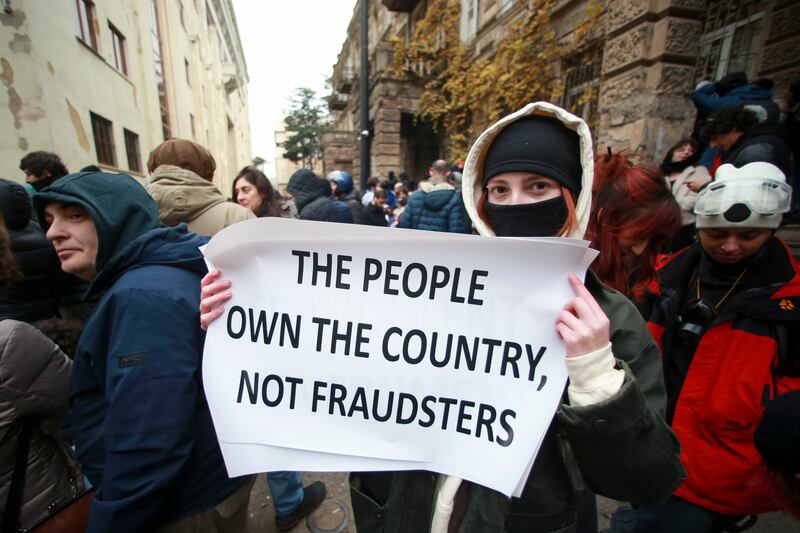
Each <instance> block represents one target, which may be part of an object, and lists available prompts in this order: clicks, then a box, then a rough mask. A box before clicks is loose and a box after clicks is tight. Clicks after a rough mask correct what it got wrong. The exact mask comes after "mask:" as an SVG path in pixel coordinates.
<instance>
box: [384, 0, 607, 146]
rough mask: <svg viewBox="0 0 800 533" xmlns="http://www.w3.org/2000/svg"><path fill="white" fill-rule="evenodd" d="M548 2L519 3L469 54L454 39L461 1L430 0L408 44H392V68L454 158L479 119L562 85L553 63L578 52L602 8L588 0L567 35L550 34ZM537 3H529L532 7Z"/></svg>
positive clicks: (555, 95)
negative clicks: (491, 37)
mask: <svg viewBox="0 0 800 533" xmlns="http://www.w3.org/2000/svg"><path fill="white" fill-rule="evenodd" d="M555 3H556V2H555V0H543V1H541V2H524V3H523V4H522V5H520V6H519V9H520V13H519V14H518V15H517V16H516V18H515V19H514V21H513V22H512V23H511V24H510V25H509V27H508V34H507V35H506V36H505V37H504V38H503V39H502V40H500V41H499V42H498V43H497V46H496V48H495V51H494V54H493V55H491V56H490V57H488V58H475V57H473V55H474V54H473V51H472V50H471V49H469V48H468V47H466V46H464V45H463V44H462V43H461V41H460V37H459V20H460V13H461V2H460V0H430V1H429V2H428V5H427V9H426V11H425V14H424V15H423V16H422V18H421V19H420V20H419V21H418V22H417V24H416V26H415V27H414V32H413V34H412V35H411V36H410V38H409V40H408V42H407V43H406V42H403V41H402V40H401V39H396V40H395V42H394V65H395V74H396V75H398V76H401V77H408V78H418V79H419V80H420V81H421V82H422V83H423V87H424V91H423V93H422V97H421V99H420V103H419V113H418V116H419V117H420V118H422V119H424V120H427V121H430V122H432V123H433V125H434V127H435V128H437V129H439V130H443V131H444V133H445V137H446V139H447V142H448V148H449V151H450V154H451V157H452V158H453V159H460V158H463V157H464V156H465V155H466V152H467V150H468V148H469V145H470V143H471V142H472V141H473V140H474V139H475V138H476V137H477V135H478V134H479V133H480V131H481V130H483V129H484V128H485V127H486V125H488V124H489V123H491V122H493V121H495V120H497V119H498V118H500V117H502V116H503V115H505V114H508V113H509V112H511V111H513V110H515V109H518V108H520V107H522V106H523V105H525V104H526V103H528V102H532V101H535V100H548V99H549V100H558V99H560V97H561V93H562V92H563V84H562V82H561V79H560V78H559V77H558V76H557V71H556V70H555V65H557V64H558V62H559V61H560V60H561V58H564V57H567V56H572V57H575V56H576V55H579V54H582V55H584V56H586V57H585V58H584V60H590V59H591V57H590V56H591V54H592V53H598V52H595V51H593V50H592V47H591V46H590V44H589V43H590V42H591V41H589V40H588V39H586V36H587V35H588V34H589V33H590V31H591V30H592V29H593V28H594V27H595V26H596V24H597V21H598V19H599V17H600V15H601V14H602V11H603V8H602V5H600V4H599V3H598V2H597V0H592V1H591V3H590V4H589V8H588V9H586V10H585V16H584V18H583V21H582V22H581V23H580V24H579V25H578V26H577V27H576V28H575V29H574V30H573V31H572V33H571V37H572V38H571V39H568V40H567V39H562V38H559V36H558V35H557V33H556V31H555V28H554V27H553V25H552V23H551V19H550V13H551V12H552V10H553V7H554V5H555ZM534 4H536V5H534Z"/></svg>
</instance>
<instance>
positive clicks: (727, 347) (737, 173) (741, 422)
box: [612, 162, 800, 533]
mask: <svg viewBox="0 0 800 533" xmlns="http://www.w3.org/2000/svg"><path fill="white" fill-rule="evenodd" d="M791 192H792V189H791V187H789V186H788V185H787V184H786V178H785V177H784V175H783V173H782V172H781V171H780V170H779V169H778V168H777V167H776V166H774V165H772V164H769V163H762V162H757V163H750V164H748V165H745V166H743V167H741V168H736V167H734V166H733V165H722V166H720V167H719V170H718V171H717V177H716V181H715V182H713V183H711V184H710V185H709V186H707V187H706V188H705V189H703V191H701V193H700V195H699V196H698V198H697V203H696V205H695V210H694V212H695V214H696V215H697V228H698V236H699V239H700V242H699V244H695V245H693V246H690V247H689V248H686V249H684V250H683V251H681V252H679V253H676V254H674V255H672V256H669V257H668V258H667V259H666V260H664V261H662V263H661V264H660V265H659V269H658V275H659V281H658V282H657V283H655V284H653V285H652V286H651V287H650V296H651V297H652V298H653V300H654V305H653V307H652V312H651V314H650V320H649V322H648V327H649V328H650V332H651V333H652V335H653V337H654V338H655V339H656V342H657V343H658V345H659V347H660V349H661V353H662V356H663V368H664V379H665V384H666V387H667V421H668V422H669V423H670V424H671V426H672V429H673V431H674V432H675V434H676V435H677V436H678V439H679V440H680V442H681V448H682V450H681V461H682V462H683V464H684V466H685V467H686V472H687V478H686V480H685V481H684V482H683V483H682V484H681V486H680V487H678V489H677V490H676V491H675V494H674V495H673V496H672V498H671V499H670V500H668V501H667V503H665V504H664V505H662V506H660V507H654V506H650V507H648V506H640V507H639V508H638V509H637V510H636V511H634V512H628V513H618V514H617V515H616V516H615V517H614V521H613V526H614V527H612V531H617V532H619V531H637V532H638V531H647V532H680V533H695V532H696V533H701V532H702V533H705V532H717V531H729V530H730V531H733V529H726V528H729V527H731V526H734V525H735V524H736V523H738V522H739V521H741V520H742V519H743V518H744V517H745V516H746V515H758V514H760V513H766V512H769V511H774V510H778V509H780V508H781V506H782V505H781V501H780V499H779V498H776V497H775V496H774V494H775V492H774V491H768V490H762V489H759V487H762V488H763V487H764V483H769V482H770V481H769V480H768V479H760V478H762V477H763V476H764V475H765V474H764V469H763V468H762V467H761V456H760V454H759V453H758V451H757V450H756V447H755V444H754V441H753V435H754V432H755V429H756V427H757V426H758V424H759V421H760V420H761V417H762V414H763V413H764V405H765V404H766V403H767V402H768V401H769V400H770V399H772V398H775V397H776V396H779V395H781V394H785V393H787V392H789V391H792V390H800V352H798V348H800V343H798V340H800V265H799V264H798V263H797V262H796V261H795V260H794V259H793V258H792V256H791V255H790V254H789V251H788V249H787V248H786V246H785V245H784V244H783V242H782V241H781V240H780V239H778V238H777V237H775V230H776V229H777V228H778V226H779V225H780V223H781V219H782V213H785V212H787V211H788V210H789V200H790V198H791Z"/></svg>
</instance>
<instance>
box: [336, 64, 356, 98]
mask: <svg viewBox="0 0 800 533" xmlns="http://www.w3.org/2000/svg"><path fill="white" fill-rule="evenodd" d="M355 79H356V72H355V70H354V69H353V68H352V67H347V68H345V69H343V70H342V74H341V75H340V76H339V78H338V79H337V80H336V90H337V91H338V92H340V93H342V94H348V93H349V92H350V90H351V89H352V88H353V83H354V82H355Z"/></svg>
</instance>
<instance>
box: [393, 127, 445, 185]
mask: <svg viewBox="0 0 800 533" xmlns="http://www.w3.org/2000/svg"><path fill="white" fill-rule="evenodd" d="M440 147H441V140H440V138H439V135H437V134H436V133H435V132H434V131H433V128H432V127H431V125H430V123H428V122H424V121H422V120H419V119H417V120H415V119H414V115H413V114H411V113H402V114H401V116H400V154H402V155H401V163H402V167H401V168H400V171H405V172H407V173H408V177H409V178H410V179H411V180H412V181H415V182H419V181H421V180H424V179H426V178H427V177H428V168H429V167H430V165H431V163H433V162H434V161H436V160H437V159H439V153H440V152H439V148H440Z"/></svg>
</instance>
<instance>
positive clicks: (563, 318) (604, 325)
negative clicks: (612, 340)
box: [556, 274, 610, 357]
mask: <svg viewBox="0 0 800 533" xmlns="http://www.w3.org/2000/svg"><path fill="white" fill-rule="evenodd" d="M569 284H570V285H572V290H574V291H575V296H576V297H575V299H574V300H572V301H571V302H569V303H568V304H567V305H566V306H564V310H563V311H561V313H560V314H559V315H558V319H557V320H556V331H558V335H559V336H560V337H561V338H562V339H563V340H564V344H565V345H566V348H567V357H577V356H579V355H586V354H588V353H592V352H594V351H597V350H599V349H600V348H603V347H605V346H606V345H608V343H609V336H610V333H609V331H610V322H609V320H608V317H607V316H606V314H605V313H604V312H603V310H602V309H601V308H600V305H599V304H598V303H597V301H596V300H595V299H594V297H593V296H592V295H591V293H589V290H588V289H587V288H586V287H585V286H584V284H583V283H581V280H579V279H578V277H577V276H576V275H575V274H570V275H569Z"/></svg>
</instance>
